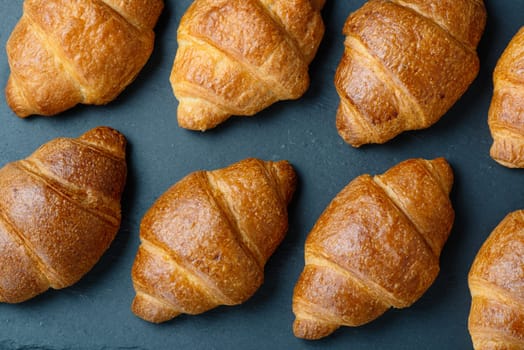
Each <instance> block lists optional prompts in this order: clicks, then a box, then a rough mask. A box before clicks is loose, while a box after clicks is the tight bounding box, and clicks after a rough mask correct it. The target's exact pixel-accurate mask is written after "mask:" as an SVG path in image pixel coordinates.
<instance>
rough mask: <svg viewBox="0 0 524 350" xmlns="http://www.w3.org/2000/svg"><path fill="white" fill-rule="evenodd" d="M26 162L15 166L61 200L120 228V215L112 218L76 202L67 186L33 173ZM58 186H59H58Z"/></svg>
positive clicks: (73, 194)
mask: <svg viewBox="0 0 524 350" xmlns="http://www.w3.org/2000/svg"><path fill="white" fill-rule="evenodd" d="M24 162H25V160H22V161H20V162H19V163H17V164H15V166H16V167H17V168H18V169H20V170H22V171H23V172H25V173H26V174H28V175H29V176H31V177H32V178H34V179H36V180H37V181H39V182H41V183H43V184H44V185H45V186H46V187H47V188H49V189H51V190H53V191H54V192H55V193H56V194H58V195H59V196H60V197H61V198H63V199H65V200H66V201H67V202H69V203H71V204H73V205H75V206H77V207H79V208H81V209H83V210H85V211H86V212H88V213H90V214H92V215H93V216H95V217H97V218H99V219H101V220H103V221H104V222H106V223H107V224H109V225H112V226H114V227H115V228H118V227H119V226H120V225H119V223H118V222H119V221H120V219H119V216H120V215H119V213H118V212H117V213H116V214H118V215H117V216H116V217H112V215H110V214H109V215H108V214H105V213H103V212H102V211H100V210H97V209H95V208H92V207H91V206H89V205H84V204H83V203H84V202H83V201H76V200H74V197H75V193H74V192H73V191H71V190H70V189H68V188H66V187H65V186H63V185H61V184H60V182H58V181H56V180H55V179H53V178H48V177H47V176H45V175H44V173H41V174H39V173H36V172H35V171H33V170H32V169H31V168H30V167H28V166H27V165H26V164H24ZM57 185H58V186H57ZM112 214H115V213H112Z"/></svg>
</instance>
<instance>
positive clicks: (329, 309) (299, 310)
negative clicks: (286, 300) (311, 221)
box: [293, 158, 454, 339]
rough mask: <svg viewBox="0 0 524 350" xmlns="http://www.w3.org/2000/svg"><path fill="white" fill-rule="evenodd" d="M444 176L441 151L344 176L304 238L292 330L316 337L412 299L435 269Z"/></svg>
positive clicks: (448, 175) (447, 183)
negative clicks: (346, 180)
mask: <svg viewBox="0 0 524 350" xmlns="http://www.w3.org/2000/svg"><path fill="white" fill-rule="evenodd" d="M452 182H453V173H452V170H451V168H450V167H449V165H448V163H447V162H446V161H445V160H444V159H443V158H437V159H435V160H432V161H428V160H423V159H411V160H407V161H404V162H402V163H400V164H398V165H396V166H394V167H393V168H391V169H389V170H388V171H387V172H386V173H384V174H382V175H378V176H374V177H372V176H370V175H362V176H359V177H357V178H356V179H354V180H353V181H352V182H350V183H349V184H348V185H347V186H346V187H345V188H344V189H343V190H342V191H341V192H340V193H339V194H338V195H337V196H336V197H335V198H334V199H333V201H332V202H331V203H330V204H329V206H328V207H327V208H326V210H325V211H324V213H323V214H322V215H321V216H320V218H319V219H318V221H317V223H316V224H315V226H314V227H313V229H312V231H311V233H310V234H309V236H308V237H307V239H306V245H305V267H304V270H303V272H302V274H301V275H300V278H299V280H298V282H297V284H296V286H295V290H294V292H293V312H294V314H295V316H296V319H295V322H294V324H293V332H294V333H295V335H296V336H297V337H300V338H305V339H319V338H322V337H325V336H327V335H329V334H331V333H332V332H334V331H335V330H336V329H337V328H339V327H340V326H359V325H362V324H365V323H368V322H370V321H372V320H374V319H376V318H377V317H379V316H380V315H381V314H383V313H384V312H385V311H386V310H388V309H389V308H391V307H395V308H405V307H408V306H410V305H411V304H413V303H414V302H415V301H416V300H418V299H419V298H420V296H422V294H423V293H424V292H425V291H426V290H427V289H428V288H429V286H430V285H431V284H432V283H433V281H434V280H435V278H436V276H437V274H438V272H439V256H440V252H441V250H442V247H443V245H444V243H445V242H446V240H447V237H448V235H449V233H450V230H451V227H452V224H453V220H454V211H453V208H452V206H451V202H450V200H449V197H448V195H449V192H450V190H451V186H452Z"/></svg>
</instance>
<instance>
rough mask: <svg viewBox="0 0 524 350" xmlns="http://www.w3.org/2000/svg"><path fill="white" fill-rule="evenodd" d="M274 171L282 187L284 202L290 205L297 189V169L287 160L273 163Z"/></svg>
mask: <svg viewBox="0 0 524 350" xmlns="http://www.w3.org/2000/svg"><path fill="white" fill-rule="evenodd" d="M272 165H273V169H274V172H275V175H276V178H277V180H278V183H279V184H280V186H281V190H282V194H283V196H284V200H285V201H286V203H288V204H289V202H290V201H291V198H292V197H293V194H294V193H295V190H296V187H297V174H296V172H295V169H294V168H293V166H292V165H291V163H289V162H288V161H287V160H280V161H277V162H273V163H272Z"/></svg>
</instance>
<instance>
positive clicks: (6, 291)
mask: <svg viewBox="0 0 524 350" xmlns="http://www.w3.org/2000/svg"><path fill="white" fill-rule="evenodd" d="M125 143H126V141H125V138H124V136H122V135H121V134H120V133H118V132H117V131H115V130H113V129H110V128H107V127H99V128H95V129H93V130H91V131H88V132H87V133H85V134H84V135H82V136H80V137H79V138H77V139H70V138H58V139H55V140H52V141H50V142H48V143H46V144H44V145H43V146H41V147H40V148H39V149H38V150H37V151H36V152H34V153H33V154H32V155H30V156H29V157H28V158H26V159H24V160H19V161H16V162H13V163H8V164H7V165H5V166H4V167H3V168H2V169H0V302H7V303H18V302H22V301H25V300H27V299H30V298H32V297H34V296H36V295H38V294H40V293H42V292H44V291H46V290H47V289H48V288H50V287H51V288H54V289H60V288H65V287H68V286H70V285H72V284H74V283H75V282H77V281H78V280H79V279H80V278H81V277H82V276H83V275H85V274H86V273H87V272H88V271H89V270H90V269H91V268H92V267H93V266H94V265H95V263H96V262H97V261H98V260H99V259H100V257H101V256H102V254H103V253H104V252H105V251H106V249H107V248H108V247H109V244H110V243H111V241H112V240H113V238H114V237H115V235H116V233H117V231H118V228H119V226H120V197H121V194H122V191H123V187H124V183H125V178H126V162H125Z"/></svg>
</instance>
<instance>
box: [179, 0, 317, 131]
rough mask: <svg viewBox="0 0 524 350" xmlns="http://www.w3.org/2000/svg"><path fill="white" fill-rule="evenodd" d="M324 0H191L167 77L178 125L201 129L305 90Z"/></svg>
mask: <svg viewBox="0 0 524 350" xmlns="http://www.w3.org/2000/svg"><path fill="white" fill-rule="evenodd" d="M323 4H324V1H323V0H320V1H319V0H316V1H310V0H196V1H195V2H194V3H193V4H192V5H191V6H190V7H189V9H188V10H187V12H186V13H185V15H184V16H183V17H182V20H181V22H180V26H179V28H178V34H177V37H178V45H179V46H178V51H177V54H176V57H175V61H174V64H173V70H172V73H171V84H172V86H173V92H174V94H175V96H176V97H177V99H178V101H179V105H178V112H177V116H178V124H179V125H180V126H181V127H183V128H186V129H192V130H202V131H203V130H206V129H210V128H213V127H215V126H217V125H218V124H220V123H222V122H223V121H225V120H226V119H228V118H229V117H230V116H231V115H243V116H251V115H253V114H255V113H257V112H259V111H261V110H262V109H264V108H266V107H268V106H269V105H271V104H273V103H274V102H277V101H279V100H288V99H297V98H299V97H300V96H302V95H303V94H304V92H305V91H306V90H307V88H308V86H309V75H308V66H309V63H310V62H311V61H312V60H313V57H314V56H315V53H316V51H317V49H318V46H319V44H320V41H321V39H322V36H323V35H324V25H323V23H322V18H321V16H320V9H321V8H322V6H323Z"/></svg>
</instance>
